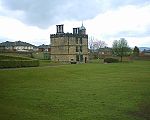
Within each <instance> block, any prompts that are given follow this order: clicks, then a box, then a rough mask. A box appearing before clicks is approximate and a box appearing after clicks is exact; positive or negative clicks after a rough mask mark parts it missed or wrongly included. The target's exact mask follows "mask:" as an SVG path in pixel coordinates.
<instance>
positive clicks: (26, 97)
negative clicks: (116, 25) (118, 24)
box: [0, 61, 150, 120]
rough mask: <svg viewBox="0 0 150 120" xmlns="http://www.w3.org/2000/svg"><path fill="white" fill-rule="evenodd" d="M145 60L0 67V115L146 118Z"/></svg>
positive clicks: (40, 119) (4, 119)
mask: <svg viewBox="0 0 150 120" xmlns="http://www.w3.org/2000/svg"><path fill="white" fill-rule="evenodd" d="M149 101H150V61H134V62H130V63H117V64H100V63H94V64H93V63H89V64H77V65H66V66H52V67H39V68H26V69H24V68H22V69H10V70H0V119H1V120H8V119H10V120H146V119H149V112H150V102H149Z"/></svg>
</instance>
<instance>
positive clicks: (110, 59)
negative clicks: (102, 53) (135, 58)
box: [104, 58, 119, 63]
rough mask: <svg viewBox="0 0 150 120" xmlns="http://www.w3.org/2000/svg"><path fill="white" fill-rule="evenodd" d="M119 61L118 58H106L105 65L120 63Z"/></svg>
mask: <svg viewBox="0 0 150 120" xmlns="http://www.w3.org/2000/svg"><path fill="white" fill-rule="evenodd" d="M118 62H119V60H118V59H116V58H105V59H104V63H118Z"/></svg>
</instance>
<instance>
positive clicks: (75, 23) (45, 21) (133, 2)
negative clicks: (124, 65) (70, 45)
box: [0, 0, 150, 47]
mask: <svg viewBox="0 0 150 120" xmlns="http://www.w3.org/2000/svg"><path fill="white" fill-rule="evenodd" d="M82 21H83V24H84V26H85V27H86V30H87V34H88V35H89V41H90V40H91V38H92V39H94V40H95V41H96V40H102V41H105V42H106V43H107V44H108V46H110V47H111V45H112V42H113V41H114V40H116V39H117V40H118V39H120V38H125V39H126V40H127V41H128V44H129V46H130V47H134V46H138V47H150V0H0V42H5V41H18V40H21V41H24V42H29V43H31V44H34V45H40V44H50V38H49V36H50V34H55V33H56V24H64V32H72V28H73V27H80V26H81V25H82Z"/></svg>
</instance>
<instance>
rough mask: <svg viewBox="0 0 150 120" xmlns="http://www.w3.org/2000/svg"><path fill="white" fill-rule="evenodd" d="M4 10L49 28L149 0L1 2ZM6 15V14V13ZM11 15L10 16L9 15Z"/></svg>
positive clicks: (31, 23)
mask: <svg viewBox="0 0 150 120" xmlns="http://www.w3.org/2000/svg"><path fill="white" fill-rule="evenodd" d="M1 1H2V5H3V6H4V9H5V10H6V11H7V12H8V13H10V12H11V13H12V15H11V17H14V18H17V19H19V20H21V21H22V22H24V23H25V24H28V25H31V26H38V27H40V28H44V29H46V28H48V27H49V26H50V25H53V24H57V23H60V22H61V21H65V20H77V21H81V20H88V19H92V18H94V17H96V16H97V15H98V14H99V13H102V12H106V11H107V10H111V9H116V8H118V7H120V6H123V5H129V4H138V5H141V4H145V3H147V2H148V1H149V0H125V1H120V0H107V1H106V0H73V1H70V0H53V1H52V0H1ZM5 15H6V12H5ZM8 15H10V14H8Z"/></svg>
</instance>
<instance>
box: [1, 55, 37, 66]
mask: <svg viewBox="0 0 150 120" xmlns="http://www.w3.org/2000/svg"><path fill="white" fill-rule="evenodd" d="M37 66H39V60H35V59H30V58H23V57H16V56H15V57H14V56H5V55H0V68H19V67H37Z"/></svg>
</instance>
